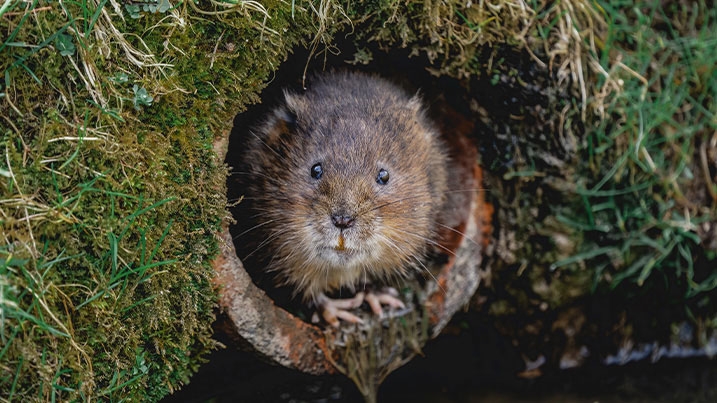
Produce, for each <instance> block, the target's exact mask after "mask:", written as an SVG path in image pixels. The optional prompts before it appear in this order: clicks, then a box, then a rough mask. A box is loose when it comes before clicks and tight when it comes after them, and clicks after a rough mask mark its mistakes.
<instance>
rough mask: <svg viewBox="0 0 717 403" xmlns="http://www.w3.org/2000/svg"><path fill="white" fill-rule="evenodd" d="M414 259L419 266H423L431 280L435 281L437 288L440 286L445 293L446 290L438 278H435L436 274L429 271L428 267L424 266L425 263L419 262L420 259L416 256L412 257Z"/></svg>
mask: <svg viewBox="0 0 717 403" xmlns="http://www.w3.org/2000/svg"><path fill="white" fill-rule="evenodd" d="M414 260H415V261H416V263H418V264H419V265H421V267H423V270H425V271H426V273H428V275H429V276H431V278H432V279H433V281H434V282H435V283H436V285H437V286H438V288H440V289H441V291H443V293H444V294H445V293H446V290H445V289H444V288H443V286H442V285H441V283H440V282H438V279H437V278H436V276H434V275H433V273H431V271H430V270H429V269H428V267H426V265H425V264H423V262H421V260H420V259H418V258H417V257H414Z"/></svg>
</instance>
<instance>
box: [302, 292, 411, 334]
mask: <svg viewBox="0 0 717 403" xmlns="http://www.w3.org/2000/svg"><path fill="white" fill-rule="evenodd" d="M364 300H365V301H366V302H367V303H368V305H369V307H371V311H372V312H373V313H374V314H375V315H377V316H378V317H379V318H383V308H382V305H388V306H389V307H391V308H400V309H403V308H405V307H406V306H405V305H404V304H403V301H401V300H400V299H398V291H396V290H395V289H394V288H391V287H386V288H383V289H381V290H380V291H368V292H366V293H364V292H359V293H358V294H356V296H354V297H353V298H350V299H331V298H329V297H327V296H326V295H325V294H319V296H318V297H317V298H316V301H315V303H316V306H317V308H318V309H319V311H321V316H322V317H323V318H324V320H325V321H326V323H328V324H329V325H331V326H333V327H338V326H339V323H340V322H339V319H341V320H343V321H346V322H349V323H363V320H362V319H361V318H359V317H358V316H356V315H354V314H353V313H351V312H349V310H350V309H354V308H358V307H359V306H361V304H362V303H363V301H364ZM312 322H314V323H316V322H318V316H316V315H314V317H313V319H312Z"/></svg>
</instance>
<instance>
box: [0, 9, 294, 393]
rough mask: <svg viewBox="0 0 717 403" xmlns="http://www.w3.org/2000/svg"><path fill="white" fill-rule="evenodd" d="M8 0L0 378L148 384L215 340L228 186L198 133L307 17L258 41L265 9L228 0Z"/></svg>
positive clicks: (135, 387) (34, 386) (185, 370)
mask: <svg viewBox="0 0 717 403" xmlns="http://www.w3.org/2000/svg"><path fill="white" fill-rule="evenodd" d="M6 3H7V2H6ZM9 4H10V6H9V8H8V9H5V10H3V13H5V14H4V15H3V16H2V17H0V18H2V21H3V23H2V25H3V30H7V31H8V32H12V35H11V37H9V38H8V39H7V40H6V42H5V43H4V44H3V45H2V51H1V52H2V62H0V66H2V69H3V72H4V73H5V74H4V75H3V76H4V77H6V79H5V81H4V83H3V85H2V92H3V97H2V99H1V101H2V106H0V120H1V121H2V122H3V123H2V124H1V128H0V129H1V130H0V133H2V139H1V141H0V144H2V148H1V149H2V157H3V158H2V159H3V164H2V174H3V181H2V184H0V191H2V199H3V204H2V206H0V207H1V208H2V215H1V217H2V225H3V232H2V242H3V245H2V246H1V247H0V248H2V249H0V262H2V264H0V271H1V272H0V274H1V276H0V277H2V279H3V282H2V284H0V291H1V292H2V299H0V301H2V304H3V305H2V318H1V319H2V327H1V328H0V332H1V337H2V338H3V343H2V345H3V348H2V349H1V350H0V363H1V365H0V368H1V371H0V390H2V395H3V396H6V397H8V398H9V399H11V400H15V399H17V400H55V399H61V400H74V399H82V400H84V399H97V398H100V399H108V400H150V401H154V400H158V399H160V398H161V397H162V396H164V395H166V394H167V393H169V392H171V391H172V390H174V389H176V388H177V387H179V386H180V385H182V384H184V383H187V382H188V380H189V375H190V374H191V373H192V372H193V371H195V370H196V369H197V367H198V365H199V364H200V363H201V362H202V360H201V357H202V356H203V355H204V354H205V353H206V352H207V351H208V349H210V348H212V347H213V345H214V342H213V341H212V339H211V328H210V324H211V322H212V320H213V309H214V306H215V300H216V295H215V290H214V287H213V285H212V271H211V268H210V266H209V260H210V259H211V257H212V256H214V255H215V254H216V252H217V241H216V239H215V237H214V233H215V232H216V231H218V230H219V228H220V224H221V220H222V218H223V217H224V215H225V210H224V204H225V202H226V200H225V197H224V196H223V194H224V192H223V188H224V178H225V168H224V166H223V164H222V162H221V161H220V160H219V159H218V158H217V156H216V155H215V154H214V152H213V148H212V141H213V139H214V138H215V136H218V135H223V134H226V133H228V131H229V129H230V127H231V124H232V119H233V116H234V114H236V112H238V111H240V110H241V109H242V108H243V107H244V105H246V104H247V103H248V102H254V101H256V100H257V98H256V93H257V92H258V91H259V90H261V88H262V87H263V85H264V84H263V82H264V80H265V79H266V78H267V77H268V75H269V73H270V72H271V71H272V69H273V68H274V66H276V65H278V64H279V62H280V61H281V60H282V59H283V58H284V57H285V56H286V54H287V52H288V50H289V49H290V48H291V46H293V45H294V44H296V43H298V42H299V41H301V40H302V38H303V36H304V35H305V34H306V33H307V32H308V30H303V31H302V30H300V29H297V30H296V31H294V32H291V33H290V34H289V35H285V36H282V37H279V36H276V35H275V36H273V37H272V38H271V39H272V46H265V45H264V41H263V40H262V37H263V35H265V33H262V30H261V29H259V28H260V27H262V24H263V18H262V16H261V15H260V14H258V13H255V12H243V11H246V10H242V9H240V8H237V10H236V12H233V13H230V14H224V15H221V16H216V15H207V16H202V15H201V14H200V13H198V12H197V10H195V9H194V7H193V6H192V5H190V4H189V3H186V2H185V4H180V5H179V6H178V7H177V8H175V9H174V10H172V11H168V12H166V13H164V14H162V13H141V17H140V18H139V19H133V18H130V17H129V15H128V14H126V13H125V14H122V15H119V14H116V12H115V9H114V8H113V6H114V5H116V3H115V2H100V7H103V8H101V9H97V8H94V6H92V5H90V4H87V3H63V4H58V3H52V2H42V1H36V2H32V3H25V2H10V3H9ZM278 4H279V3H277V4H274V6H276V5H278ZM282 6H283V7H287V6H286V5H282ZM289 15H290V14H288V13H287V12H286V11H284V12H283V13H280V14H279V15H277V17H276V18H271V19H270V20H268V21H267V22H266V26H265V27H266V28H267V29H281V30H284V29H287V28H288V27H289V26H290V25H292V24H294V22H292V21H290V20H289V18H288V17H289ZM115 29H116V30H117V31H115ZM116 32H125V33H127V34H125V35H123V36H119V35H118V34H117V33H116ZM60 42H63V43H60ZM67 43H70V44H71V45H67ZM233 43H235V44H237V45H236V46H234V45H232V44H233ZM24 44H28V45H27V46H25V45H24ZM247 44H248V45H247ZM71 49H74V50H71ZM61 50H64V51H67V54H62V53H61V52H60V51H61ZM257 54H258V55H259V56H260V57H255V56H257ZM135 85H136V86H137V88H145V89H146V90H147V97H146V99H145V100H142V102H136V99H135V98H136V96H137V91H136V90H133V87H134V86H135ZM149 97H151V98H152V99H151V101H149Z"/></svg>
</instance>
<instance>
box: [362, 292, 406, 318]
mask: <svg viewBox="0 0 717 403" xmlns="http://www.w3.org/2000/svg"><path fill="white" fill-rule="evenodd" d="M365 299H366V302H367V303H368V305H369V306H370V307H371V311H373V313H374V314H376V315H378V317H379V318H381V317H383V309H382V307H381V305H388V306H389V307H391V308H396V309H403V308H405V307H406V306H405V305H404V304H403V301H401V300H400V299H399V298H398V291H396V289H395V288H393V287H384V288H382V289H380V290H376V291H369V292H368V293H366V298H365Z"/></svg>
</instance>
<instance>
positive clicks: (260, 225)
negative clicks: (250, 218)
mask: <svg viewBox="0 0 717 403" xmlns="http://www.w3.org/2000/svg"><path fill="white" fill-rule="evenodd" d="M277 220H278V218H277V219H274V220H269V221H264V222H263V223H261V224H257V225H255V226H253V227H251V228H249V229H247V230H245V231H242V232H241V233H240V234H239V235H237V236H235V237H233V238H232V239H233V240H236V239H237V238H239V237H240V236H242V235H245V234H246V233H247V232H249V231H253V230H255V229H257V228H261V227H263V226H265V225H267V224H271V223H273V222H274V221H277Z"/></svg>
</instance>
